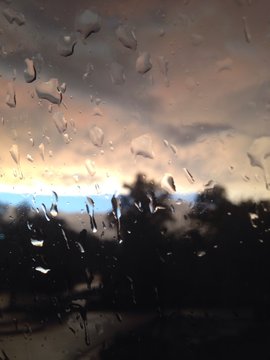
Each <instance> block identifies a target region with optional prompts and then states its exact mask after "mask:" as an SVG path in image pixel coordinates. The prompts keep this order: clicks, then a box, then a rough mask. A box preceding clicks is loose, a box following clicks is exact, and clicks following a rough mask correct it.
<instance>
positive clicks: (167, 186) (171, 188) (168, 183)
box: [161, 173, 176, 193]
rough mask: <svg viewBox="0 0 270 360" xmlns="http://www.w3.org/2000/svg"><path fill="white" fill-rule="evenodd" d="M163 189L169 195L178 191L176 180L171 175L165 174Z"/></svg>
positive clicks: (162, 182)
mask: <svg viewBox="0 0 270 360" xmlns="http://www.w3.org/2000/svg"><path fill="white" fill-rule="evenodd" d="M161 187H162V188H163V189H164V190H166V191H168V192H169V193H174V192H175V191H176V187H175V184H174V180H173V177H172V175H171V174H168V173H165V174H164V176H163V178H162V180H161Z"/></svg>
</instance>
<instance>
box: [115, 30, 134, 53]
mask: <svg viewBox="0 0 270 360" xmlns="http://www.w3.org/2000/svg"><path fill="white" fill-rule="evenodd" d="M115 33H116V36H117V38H118V40H119V41H120V42H121V43H122V44H123V45H124V46H125V47H126V48H128V49H131V50H136V48H137V40H136V37H135V34H134V32H133V31H131V30H130V29H129V28H128V27H127V26H123V25H120V26H118V28H117V29H116V31H115Z"/></svg>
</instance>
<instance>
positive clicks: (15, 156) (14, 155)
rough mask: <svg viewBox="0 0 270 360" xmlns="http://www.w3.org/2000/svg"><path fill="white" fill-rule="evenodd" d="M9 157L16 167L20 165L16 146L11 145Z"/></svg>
mask: <svg viewBox="0 0 270 360" xmlns="http://www.w3.org/2000/svg"><path fill="white" fill-rule="evenodd" d="M9 152H10V155H11V157H12V159H13V160H14V161H15V163H16V164H17V165H18V164H19V163H20V153H19V148H18V145H17V144H13V145H12V146H11V148H10V150H9Z"/></svg>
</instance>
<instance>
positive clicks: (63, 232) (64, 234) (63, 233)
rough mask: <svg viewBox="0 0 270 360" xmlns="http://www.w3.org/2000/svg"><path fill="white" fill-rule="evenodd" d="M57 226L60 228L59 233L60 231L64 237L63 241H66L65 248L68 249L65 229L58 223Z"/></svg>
mask: <svg viewBox="0 0 270 360" xmlns="http://www.w3.org/2000/svg"><path fill="white" fill-rule="evenodd" d="M59 227H60V228H61V233H62V235H63V238H64V240H65V242H66V245H67V249H70V247H69V242H68V238H67V235H66V233H65V230H64V229H63V228H62V226H61V225H60V224H59Z"/></svg>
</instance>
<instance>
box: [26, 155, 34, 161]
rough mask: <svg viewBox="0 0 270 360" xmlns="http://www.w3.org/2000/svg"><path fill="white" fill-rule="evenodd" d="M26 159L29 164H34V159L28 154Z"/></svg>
mask: <svg viewBox="0 0 270 360" xmlns="http://www.w3.org/2000/svg"><path fill="white" fill-rule="evenodd" d="M26 159H27V160H28V161H30V162H34V159H33V158H32V156H31V155H30V154H27V156H26Z"/></svg>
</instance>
